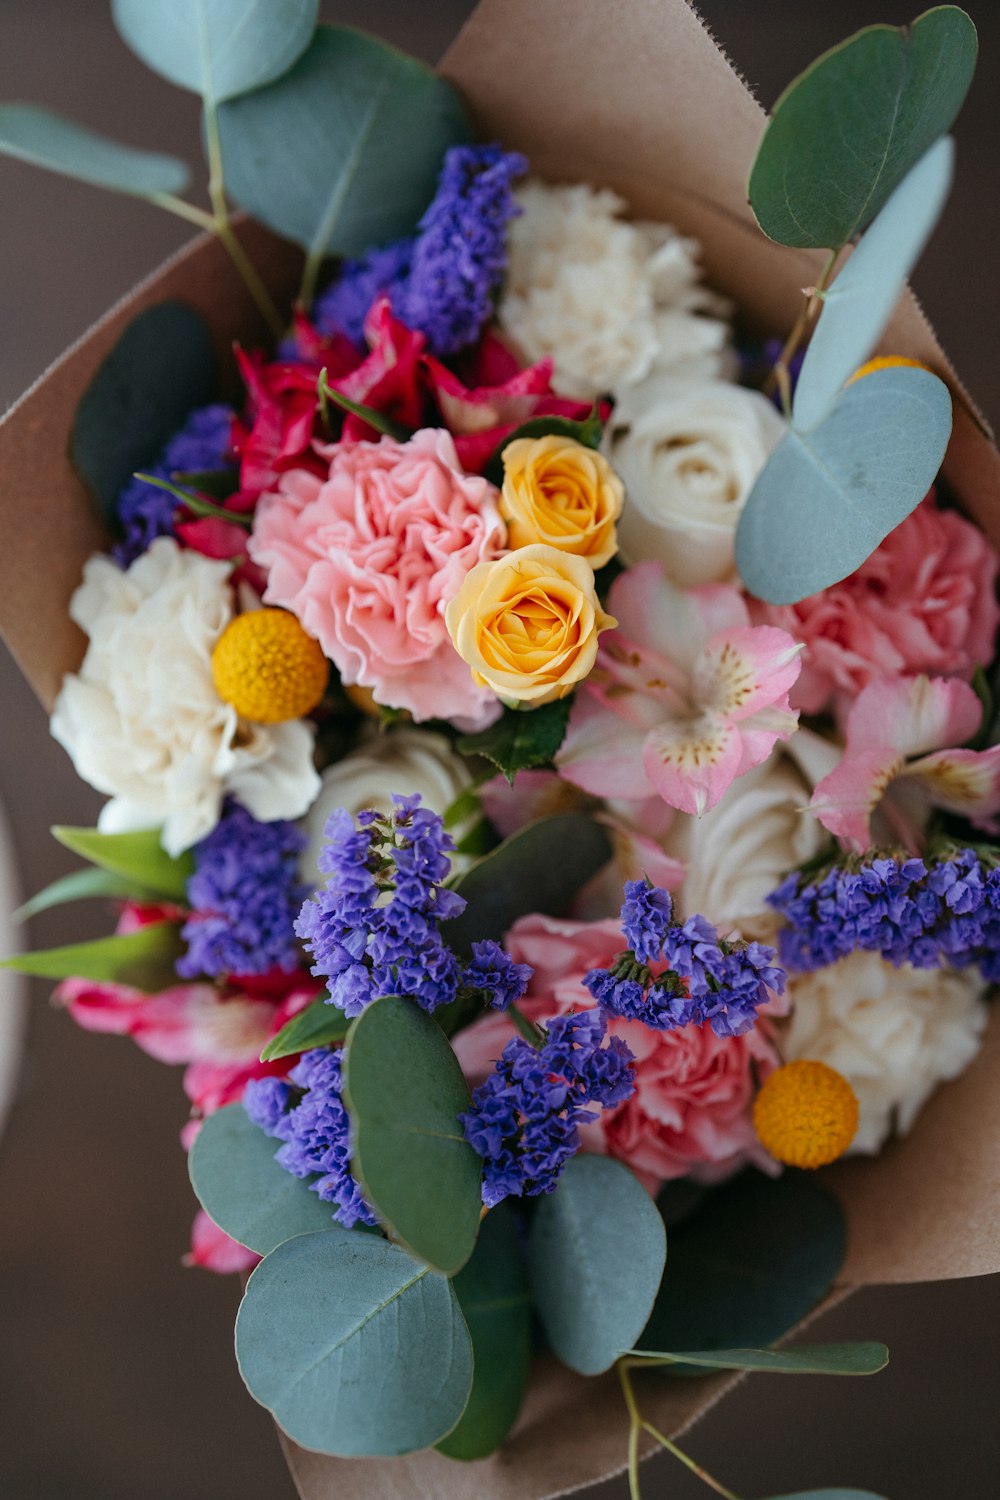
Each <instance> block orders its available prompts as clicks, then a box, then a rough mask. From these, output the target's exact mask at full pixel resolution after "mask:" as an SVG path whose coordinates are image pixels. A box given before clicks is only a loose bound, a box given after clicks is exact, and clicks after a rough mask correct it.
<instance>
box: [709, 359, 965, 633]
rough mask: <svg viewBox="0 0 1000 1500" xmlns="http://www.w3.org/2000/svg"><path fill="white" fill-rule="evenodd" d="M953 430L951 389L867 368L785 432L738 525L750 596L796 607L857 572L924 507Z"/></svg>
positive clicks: (900, 372)
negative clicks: (827, 408) (823, 414)
mask: <svg viewBox="0 0 1000 1500" xmlns="http://www.w3.org/2000/svg"><path fill="white" fill-rule="evenodd" d="M950 434H951V396H950V394H949V392H948V387H947V386H946V385H945V384H944V382H943V381H940V380H939V379H938V378H937V376H936V375H932V374H931V373H930V372H929V371H928V370H922V369H914V368H907V367H896V368H892V369H884V370H876V371H875V372H874V373H873V374H871V375H866V376H865V377H864V379H863V380H858V381H856V382H855V383H854V384H852V385H849V386H848V387H847V389H846V390H844V391H842V392H841V394H840V395H839V396H838V397H837V400H836V402H835V404H834V406H833V409H832V411H831V412H830V414H829V416H828V417H827V418H826V419H825V421H823V422H821V423H820V425H819V426H818V427H817V428H815V429H814V430H813V431H812V432H809V433H801V432H797V431H795V429H794V428H793V429H792V430H790V431H789V432H788V433H787V434H786V436H785V437H784V438H783V439H782V440H781V442H780V443H779V444H778V446H777V448H775V450H774V452H773V453H772V454H771V456H770V458H769V459H768V461H767V463H766V464H765V465H764V468H763V469H762V470H761V472H760V474H759V475H758V478H757V481H756V483H755V484H754V487H753V489H752V490H751V491H750V494H749V496H748V497H747V502H746V505H745V506H744V508H743V513H742V514H741V516H740V519H739V523H738V525H737V528H736V566H737V567H738V569H739V571H740V576H741V577H742V579H743V582H744V583H745V584H746V586H747V588H748V589H749V591H750V593H751V594H756V596H757V597H758V598H759V599H765V600H767V602H768V603H769V604H794V603H795V602H796V601H797V600H799V599H805V598H807V597H808V596H809V595H810V594H815V593H818V592H819V590H820V589H825V588H828V587H829V585H830V584H832V583H837V582H839V580H840V579H841V578H846V577H847V576H848V574H850V573H853V572H854V570H855V568H859V567H860V566H861V564H862V563H863V562H864V561H865V558H867V557H869V556H870V555H871V553H872V552H874V550H875V548H876V547H877V546H878V545H879V543H880V542H881V541H883V540H884V539H885V538H886V537H887V536H888V534H889V532H890V531H892V530H893V529H894V527H896V526H898V525H899V523H900V522H901V521H905V519H906V517H907V516H908V515H909V514H910V513H911V511H913V510H915V509H916V507H917V506H918V505H919V504H920V501H921V500H922V499H923V498H924V496H925V495H926V493H927V491H928V490H929V489H930V487H931V485H932V484H933V482H934V479H935V478H936V476H937V472H938V470H939V468H940V467H941V461H942V459H943V458H944V454H945V449H946V448H947V446H948V438H949V436H950Z"/></svg>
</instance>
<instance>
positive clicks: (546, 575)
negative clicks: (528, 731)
mask: <svg viewBox="0 0 1000 1500" xmlns="http://www.w3.org/2000/svg"><path fill="white" fill-rule="evenodd" d="M445 619H446V621H447V625H448V631H449V634H450V635H451V638H452V641H453V642H454V645H455V650H456V651H457V652H458V654H459V656H460V657H461V658H462V660H463V661H465V662H468V664H469V666H470V667H471V668H472V676H473V680H474V681H475V682H476V683H478V684H479V685H481V686H483V687H488V688H490V689H492V691H493V692H494V693H496V694H497V696H498V697H499V698H502V699H503V700H504V701H505V702H510V703H526V704H529V705H530V706H531V707H533V708H538V707H540V706H541V705H542V704H543V703H552V702H554V701H555V699H557V698H565V696H566V694H567V693H569V692H572V690H573V688H574V687H575V686H576V684H577V683H578V682H580V681H581V680H582V679H583V678H584V677H586V676H587V674H588V672H589V671H590V670H591V668H592V667H593V665H594V659H595V657H596V656H597V639H598V636H599V635H600V633H601V631H602V630H607V629H609V628H611V627H613V626H614V625H616V624H617V621H616V620H613V619H612V618H611V616H610V615H606V614H605V613H604V611H603V609H602V608H601V605H600V601H599V600H598V597H597V593H596V590H595V588H594V572H593V569H592V568H591V566H590V564H589V563H588V562H587V561H586V559H585V558H582V557H574V556H573V555H572V554H571V553H567V552H560V551H559V550H558V549H557V548H555V547H547V546H545V545H543V544H542V543H536V544H535V545H534V546H531V547H520V548H518V550H517V551H516V552H510V553H508V554H507V556H506V557H501V558H498V559H497V561H496V562H485V563H480V564H479V565H478V566H477V567H475V568H473V569H472V572H471V573H470V574H469V575H468V577H467V578H466V580H465V582H464V583H463V584H462V587H461V588H460V589H459V591H458V593H457V594H456V595H455V597H454V599H452V601H451V603H450V604H449V605H448V609H447V612H446V615H445Z"/></svg>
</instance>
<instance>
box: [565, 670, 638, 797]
mask: <svg viewBox="0 0 1000 1500" xmlns="http://www.w3.org/2000/svg"><path fill="white" fill-rule="evenodd" d="M645 739H646V730H645V729H644V728H643V727H640V726H636V725H632V724H626V723H623V722H622V720H621V719H620V718H619V717H618V715H617V714H614V713H612V712H611V711H610V710H609V709H607V708H605V707H604V705H603V704H602V703H600V702H599V701H598V700H597V699H596V698H595V697H594V695H593V694H592V693H588V692H586V691H584V692H582V693H579V694H578V695H577V698H576V701H575V702H574V704H573V708H572V710H571V712H570V716H569V728H568V730H567V731H566V738H565V739H564V740H563V742H562V747H561V749H560V751H559V753H558V755H557V756H556V765H557V766H558V767H559V774H560V775H561V776H563V777H565V779H566V780H567V781H571V782H572V783H573V785H574V786H578V787H582V788H583V790H584V791H585V792H592V793H593V795H594V796H595V797H622V798H624V799H625V800H626V801H635V800H636V799H637V798H640V797H648V796H649V795H650V791H651V790H652V789H651V787H650V785H649V782H648V781H647V779H646V775H645V772H644V771H643V745H644V743H645Z"/></svg>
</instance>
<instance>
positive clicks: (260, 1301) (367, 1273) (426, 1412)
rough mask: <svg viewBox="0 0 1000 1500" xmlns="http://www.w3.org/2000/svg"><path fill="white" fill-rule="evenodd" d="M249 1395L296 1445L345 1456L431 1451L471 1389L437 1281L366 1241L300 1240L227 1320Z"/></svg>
mask: <svg viewBox="0 0 1000 1500" xmlns="http://www.w3.org/2000/svg"><path fill="white" fill-rule="evenodd" d="M236 1355H237V1359H238V1361H239V1366H240V1372H241V1374H242V1376H243V1379H244V1380H245V1381H246V1384H247V1387H248V1389H249V1391H250V1394H251V1395H252V1396H253V1397H254V1398H255V1399H256V1400H257V1401H259V1402H260V1403H261V1405H262V1406H266V1407H267V1408H268V1409H269V1410H270V1411H272V1412H273V1414H274V1416H275V1418H276V1419H277V1421H278V1423H279V1424H280V1426H281V1427H282V1428H283V1430H284V1431H285V1432H287V1433H288V1435H289V1437H291V1438H293V1439H294V1441H295V1442H297V1443H301V1444H302V1445H303V1447H306V1448H311V1449H313V1450H315V1451H316V1452H319V1453H329V1454H334V1455H340V1456H343V1457H391V1456H393V1455H396V1454H400V1453H410V1452H413V1451H414V1450H416V1449H420V1448H427V1447H430V1446H431V1445H432V1444H433V1443H436V1442H439V1441H440V1440H441V1438H443V1437H445V1436H446V1435H447V1433H449V1432H450V1431H451V1430H452V1428H453V1427H454V1426H455V1425H456V1423H457V1422H458V1420H459V1418H460V1417H461V1415H462V1412H463V1410H464V1408H465V1404H466V1401H467V1400H468V1397H469V1391H470V1389H471V1386H472V1343H471V1340H470V1338H469V1332H468V1329H467V1328H466V1326H465V1320H464V1318H463V1317H462V1314H461V1311H460V1309H459V1305H458V1298H457V1297H456V1295H455V1292H454V1289H453V1287H452V1284H451V1282H450V1281H448V1279H447V1277H444V1276H441V1275H440V1274H439V1273H438V1272H436V1271H432V1270H431V1269H430V1268H429V1267H428V1266H422V1265H420V1264H418V1263H417V1262H415V1261H414V1260H413V1259H412V1258H411V1257H410V1256H409V1255H408V1254H407V1253H406V1251H405V1250H401V1249H400V1248H399V1247H398V1246H397V1245H391V1244H389V1242H388V1241H387V1240H382V1239H378V1238H377V1237H376V1236H375V1235H365V1234H355V1233H352V1232H351V1231H350V1230H347V1229H340V1228H337V1227H334V1228H333V1229H328V1230H326V1231H325V1232H324V1233H322V1234H304V1235H299V1236H298V1237H297V1238H295V1239H292V1240H286V1241H285V1243H284V1244H283V1245H279V1246H278V1248H277V1249H276V1250H273V1251H272V1252H271V1254H270V1255H268V1256H267V1257H266V1258H265V1259H264V1260H262V1261H261V1263H260V1265H259V1266H258V1267H257V1269H256V1270H255V1271H254V1273H253V1275H252V1276H251V1277H250V1280H249V1282H248V1284H247V1289H246V1294H245V1296H244V1298H243V1302H242V1304H241V1306H240V1311H239V1316H238V1318H237V1320H236Z"/></svg>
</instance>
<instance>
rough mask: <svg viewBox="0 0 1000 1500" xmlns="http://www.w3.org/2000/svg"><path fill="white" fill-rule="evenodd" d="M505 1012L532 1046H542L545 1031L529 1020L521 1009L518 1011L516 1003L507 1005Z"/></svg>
mask: <svg viewBox="0 0 1000 1500" xmlns="http://www.w3.org/2000/svg"><path fill="white" fill-rule="evenodd" d="M507 1014H508V1015H509V1016H510V1018H511V1020H512V1021H513V1023H514V1025H515V1026H516V1027H517V1029H518V1031H519V1032H520V1033H521V1035H522V1036H523V1037H524V1040H525V1041H526V1042H530V1043H531V1045H532V1046H533V1047H542V1046H544V1044H545V1032H544V1031H543V1030H542V1028H541V1027H540V1026H536V1025H535V1023H534V1021H529V1020H528V1017H527V1016H526V1015H524V1013H523V1012H522V1011H519V1010H518V1008H517V1006H516V1005H508V1007H507Z"/></svg>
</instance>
